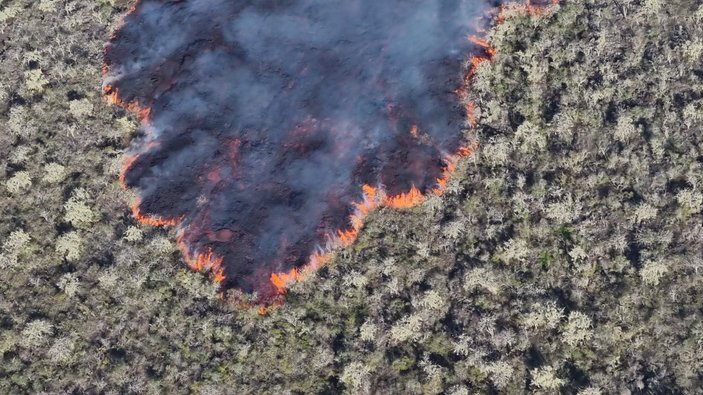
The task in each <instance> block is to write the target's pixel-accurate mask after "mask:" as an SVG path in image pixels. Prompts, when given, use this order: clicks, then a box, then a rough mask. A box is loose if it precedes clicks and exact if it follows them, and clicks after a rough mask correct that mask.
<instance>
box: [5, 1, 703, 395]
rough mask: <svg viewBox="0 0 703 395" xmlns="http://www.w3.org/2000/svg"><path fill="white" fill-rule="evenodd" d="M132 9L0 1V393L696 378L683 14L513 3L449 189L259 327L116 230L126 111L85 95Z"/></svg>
mask: <svg viewBox="0 0 703 395" xmlns="http://www.w3.org/2000/svg"><path fill="white" fill-rule="evenodd" d="M126 3H127V2H126V1H120V0H113V1H109V0H101V1H95V2H88V1H83V0H67V1H62V2H58V1H55V0H41V1H38V2H35V1H30V0H10V1H7V0H5V1H0V43H2V46H1V47H0V48H2V49H1V50H0V67H2V73H0V130H2V133H1V134H0V184H2V185H1V186H0V202H1V203H0V215H1V217H0V269H1V270H2V273H3V275H2V276H0V295H1V296H2V297H0V358H1V362H2V363H0V393H6V394H15V393H40V392H44V393H108V394H109V393H114V394H121V393H147V394H150V393H154V394H160V393H201V394H220V393H236V394H244V393H339V392H347V393H360V394H364V393H381V394H387V393H418V394H419V393H446V394H456V395H459V394H469V393H493V392H496V391H497V392H501V393H533V392H534V393H574V394H576V393H578V394H583V395H586V394H588V395H592V394H599V393H604V394H605V393H682V392H694V391H695V389H698V388H701V386H702V385H703V370H702V369H701V366H703V320H701V314H702V311H701V309H700V301H701V300H703V270H701V269H703V258H702V257H703V243H701V240H703V213H702V211H703V171H702V166H703V152H702V151H703V138H702V135H701V130H703V112H702V111H701V110H702V108H703V99H702V92H703V61H702V56H703V39H702V37H703V3H702V2H701V1H699V0H695V1H691V0H670V1H663V0H610V1H606V0H579V1H564V2H562V4H561V5H560V6H555V7H553V8H551V9H550V11H549V12H546V13H543V14H542V15H529V14H527V13H524V12H517V11H516V12H508V13H507V14H508V15H507V18H506V20H505V22H503V23H502V24H499V25H497V26H496V27H495V28H494V29H492V30H491V32H490V33H489V39H490V42H491V44H492V45H493V46H494V47H495V49H496V51H497V53H496V55H495V57H494V60H493V61H492V62H483V63H482V64H481V65H480V66H479V68H478V70H477V73H476V76H475V77H474V81H473V88H472V95H473V96H474V99H475V101H476V103H477V108H478V110H477V116H478V119H477V121H478V125H477V127H476V129H475V130H474V131H473V132H472V133H475V134H476V137H477V138H478V140H479V142H480V144H481V147H480V149H479V150H478V151H477V153H475V154H474V155H473V156H471V157H469V158H467V159H466V160H464V161H463V162H462V163H461V164H460V166H459V169H458V172H457V176H456V177H455V178H454V179H453V180H452V181H451V183H450V185H449V187H448V190H447V192H446V193H445V194H444V195H443V196H442V197H441V198H440V197H432V198H430V199H428V201H427V202H426V203H424V204H423V205H421V206H419V207H417V208H414V209H410V210H403V211H398V210H381V211H379V212H375V213H373V214H372V215H371V217H370V219H369V222H368V223H367V224H366V226H365V227H364V229H363V231H362V233H361V235H360V237H359V239H358V241H357V242H356V243H355V244H354V245H353V246H352V247H350V248H349V249H347V250H345V251H342V252H340V253H339V254H338V256H337V258H336V259H335V260H334V262H332V263H331V264H330V265H329V266H327V267H325V268H323V269H322V270H320V271H319V272H318V273H317V274H316V275H314V276H313V278H310V279H308V280H306V281H303V282H301V283H299V284H296V285H295V286H293V288H292V289H291V290H290V292H289V293H288V295H287V297H286V303H285V304H284V305H282V306H279V307H276V308H272V309H271V310H270V311H269V313H268V314H266V315H260V314H259V313H258V312H257V309H256V307H241V306H237V305H235V304H234V303H232V302H231V301H228V300H225V301H222V300H220V299H219V298H218V294H217V291H216V289H215V288H214V286H213V285H212V284H210V283H209V282H208V281H207V279H206V278H205V277H204V276H202V275H200V274H197V273H191V272H189V271H187V270H186V269H185V268H184V265H183V264H182V263H181V258H180V255H179V254H178V252H177V250H176V249H175V247H174V244H173V239H174V235H173V234H172V232H170V231H168V230H164V229H158V228H151V227H143V226H141V225H138V224H137V223H136V222H135V221H134V220H133V219H132V218H131V216H130V212H129V209H128V204H129V202H130V201H131V199H132V197H131V196H130V193H129V192H128V191H123V190H121V189H120V188H119V186H118V182H117V172H118V169H119V166H120V157H121V153H122V152H123V150H124V149H125V147H126V146H127V144H128V141H129V138H130V135H131V134H132V133H133V131H134V129H135V128H136V122H135V121H134V120H133V119H132V118H130V116H129V115H128V114H125V113H123V112H122V111H121V110H119V109H116V108H114V107H109V106H106V105H105V104H104V103H101V100H100V97H99V93H100V91H99V89H98V87H99V85H100V61H101V51H102V43H103V42H104V41H105V40H106V39H107V36H108V34H109V32H110V31H111V29H112V27H113V26H111V25H110V24H114V23H116V21H117V18H118V15H119V14H120V13H121V12H123V11H124V10H125V7H126V6H127V5H128V4H126ZM231 297H232V295H228V296H227V298H231Z"/></svg>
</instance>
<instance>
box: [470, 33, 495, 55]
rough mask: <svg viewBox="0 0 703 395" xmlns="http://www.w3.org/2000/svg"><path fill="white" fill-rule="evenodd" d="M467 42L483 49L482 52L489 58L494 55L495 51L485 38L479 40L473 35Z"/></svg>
mask: <svg viewBox="0 0 703 395" xmlns="http://www.w3.org/2000/svg"><path fill="white" fill-rule="evenodd" d="M468 38H469V41H471V42H472V43H474V44H476V45H478V46H479V47H481V48H483V50H484V51H485V52H486V54H487V55H488V57H489V58H491V59H492V58H493V57H494V56H495V54H496V49H495V48H493V47H492V46H491V44H489V43H488V40H486V39H485V38H480V37H478V36H476V35H474V34H472V35H470V36H469V37H468Z"/></svg>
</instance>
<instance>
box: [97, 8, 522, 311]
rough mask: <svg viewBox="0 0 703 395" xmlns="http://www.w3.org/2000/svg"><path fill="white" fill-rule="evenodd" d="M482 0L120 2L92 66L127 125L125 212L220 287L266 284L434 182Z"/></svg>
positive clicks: (464, 146)
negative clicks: (99, 65)
mask: <svg viewBox="0 0 703 395" xmlns="http://www.w3.org/2000/svg"><path fill="white" fill-rule="evenodd" d="M494 3H495V2H491V1H488V0H386V1H380V2H379V1H375V0H344V1H342V0H325V1H320V0H299V1H275V0H258V1H254V0H247V1H244V0H241V1H233V0H183V1H166V0H142V1H139V2H137V3H136V4H135V5H134V6H133V7H132V8H131V9H130V12H129V13H128V14H127V15H126V16H125V17H124V19H123V21H122V23H121V25H120V27H119V28H118V29H117V30H116V31H115V33H114V34H113V36H112V38H111V40H110V42H109V43H108V44H106V51H105V66H104V69H103V73H104V83H103V89H104V92H105V95H106V97H107V98H108V99H109V100H110V101H111V102H113V103H115V104H118V105H121V106H123V107H125V108H127V109H128V110H130V111H133V112H135V113H137V114H138V116H139V118H140V119H141V120H142V128H141V129H140V133H139V137H138V138H137V139H136V140H135V141H134V142H133V144H132V150H131V152H130V153H129V156H128V159H127V160H126V161H125V164H124V167H123V172H122V175H121V178H120V180H121V182H122V183H123V185H124V186H125V187H130V188H135V189H136V190H137V191H138V195H139V198H138V199H137V201H136V202H135V205H134V207H133V214H134V217H135V218H136V219H137V220H139V221H140V222H142V223H144V224H147V225H153V226H175V227H176V228H177V230H178V244H179V247H180V248H181V250H182V252H183V255H184V257H185V260H186V262H187V264H188V266H189V267H191V268H192V269H194V270H197V271H204V272H209V273H210V276H211V278H212V279H213V280H214V281H216V282H218V283H220V284H221V287H222V288H224V289H226V288H237V289H240V290H242V291H244V292H256V293H257V295H258V297H259V300H262V301H265V300H270V299H271V298H272V297H274V296H276V295H280V294H282V293H284V292H285V289H286V287H287V286H288V285H289V284H290V283H291V282H293V281H297V280H299V279H300V278H301V277H302V276H304V275H305V274H306V273H308V272H310V271H312V270H315V269H316V268H318V267H319V266H320V265H322V264H324V263H325V262H327V261H328V260H329V259H330V257H331V254H332V251H333V250H334V249H335V248H337V247H345V246H349V245H350V244H352V243H353V242H354V240H355V239H356V237H357V235H358V233H359V231H360V230H361V228H362V226H363V223H364V219H365V217H366V216H367V215H368V214H369V212H370V211H372V210H374V209H377V208H380V207H388V208H399V209H402V208H407V207H412V206H415V205H417V204H419V203H420V202H422V201H423V200H424V199H425V196H426V194H429V193H435V194H441V193H443V192H444V190H445V188H446V186H447V182H448V180H449V177H450V176H451V173H452V172H453V171H454V169H455V168H456V163H457V161H458V160H459V159H460V158H461V157H464V156H467V155H469V154H470V153H471V152H472V150H473V149H474V148H475V144H476V143H475V142H473V141H466V139H465V137H464V136H465V131H466V130H467V129H468V128H470V127H471V126H474V125H475V122H476V121H475V115H474V105H473V104H472V103H471V102H470V101H469V100H468V82H469V79H470V78H471V76H472V75H473V70H474V69H475V67H476V66H477V65H478V64H480V62H482V61H485V60H488V59H490V58H491V57H492V56H493V55H494V54H495V52H494V50H493V49H492V48H491V47H490V46H489V45H488V43H487V42H486V41H484V40H483V39H481V38H478V37H477V36H475V34H476V33H477V30H476V27H475V22H474V21H475V20H476V18H477V17H479V16H481V15H484V14H485V13H486V12H487V10H489V9H490V8H491V6H492V5H493V4H494ZM527 7H533V6H531V5H529V3H528V6H527ZM471 54H473V55H471ZM467 60H468V63H469V64H470V67H469V69H468V70H467V68H466V67H465V64H466V63H467Z"/></svg>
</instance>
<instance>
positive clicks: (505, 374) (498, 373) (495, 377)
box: [481, 361, 514, 389]
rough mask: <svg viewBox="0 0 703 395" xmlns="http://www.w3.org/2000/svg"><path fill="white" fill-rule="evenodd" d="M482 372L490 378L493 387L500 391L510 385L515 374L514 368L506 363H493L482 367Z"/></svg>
mask: <svg viewBox="0 0 703 395" xmlns="http://www.w3.org/2000/svg"><path fill="white" fill-rule="evenodd" d="M481 371H482V372H483V374H485V375H487V376H489V378H490V379H491V382H492V383H493V385H495V386H496V388H498V389H502V388H504V387H505V386H506V385H508V383H510V379H511V378H512V377H513V374H514V369H513V367H512V366H511V365H510V364H509V363H508V362H506V361H496V362H491V363H489V364H487V365H484V366H482V369H481Z"/></svg>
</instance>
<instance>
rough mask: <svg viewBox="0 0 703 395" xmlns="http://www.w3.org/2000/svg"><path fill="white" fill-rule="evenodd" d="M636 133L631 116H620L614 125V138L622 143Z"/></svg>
mask: <svg viewBox="0 0 703 395" xmlns="http://www.w3.org/2000/svg"><path fill="white" fill-rule="evenodd" d="M636 135H637V128H636V127H635V124H634V122H633V120H632V117H631V116H627V115H626V116H621V117H619V118H618V124H617V126H616V127H615V138H616V139H618V141H620V142H622V143H627V142H628V141H630V140H631V139H633V138H634V137H635V136H636Z"/></svg>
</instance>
